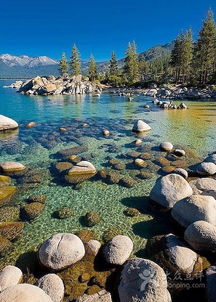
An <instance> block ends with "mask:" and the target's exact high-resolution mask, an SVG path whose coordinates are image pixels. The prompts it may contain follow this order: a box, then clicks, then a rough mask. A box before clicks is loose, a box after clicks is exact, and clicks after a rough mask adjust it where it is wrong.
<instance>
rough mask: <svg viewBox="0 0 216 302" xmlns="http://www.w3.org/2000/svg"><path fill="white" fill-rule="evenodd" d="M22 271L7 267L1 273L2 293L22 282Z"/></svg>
mask: <svg viewBox="0 0 216 302" xmlns="http://www.w3.org/2000/svg"><path fill="white" fill-rule="evenodd" d="M22 276H23V274H22V271H21V270H20V269H19V268H18V267H16V266H12V265H8V266H6V267H5V268H4V269H3V270H2V271H1V272H0V292H2V291H3V290H5V289H6V288H8V287H11V286H14V285H17V284H18V283H19V282H20V281H21V280H22Z"/></svg>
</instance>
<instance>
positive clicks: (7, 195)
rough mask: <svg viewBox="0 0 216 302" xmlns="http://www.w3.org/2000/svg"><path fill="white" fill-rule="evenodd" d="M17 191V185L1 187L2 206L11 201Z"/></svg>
mask: <svg viewBox="0 0 216 302" xmlns="http://www.w3.org/2000/svg"><path fill="white" fill-rule="evenodd" d="M15 192H16V187H15V186H10V187H2V188H0V206H3V205H5V204H7V203H9V202H10V200H11V198H12V197H13V195H14V194H15Z"/></svg>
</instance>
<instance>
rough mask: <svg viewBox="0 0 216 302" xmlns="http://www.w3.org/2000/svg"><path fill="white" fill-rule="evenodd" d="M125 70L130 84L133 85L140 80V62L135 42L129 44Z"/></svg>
mask: <svg viewBox="0 0 216 302" xmlns="http://www.w3.org/2000/svg"><path fill="white" fill-rule="evenodd" d="M124 72H125V77H126V80H127V82H128V84H130V85H132V84H134V83H136V82H138V81H139V80H140V73H139V62H138V55H137V52H136V44H135V42H133V43H132V44H131V43H129V44H128V48H127V51H126V58H125V66H124Z"/></svg>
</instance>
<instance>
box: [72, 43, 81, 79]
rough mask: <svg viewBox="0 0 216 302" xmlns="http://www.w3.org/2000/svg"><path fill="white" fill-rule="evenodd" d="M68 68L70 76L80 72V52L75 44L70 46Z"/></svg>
mask: <svg viewBox="0 0 216 302" xmlns="http://www.w3.org/2000/svg"><path fill="white" fill-rule="evenodd" d="M70 69H71V75H72V76H77V75H79V74H81V64H80V54H79V50H78V48H77V47H76V45H74V46H73V48H72V52H71V61H70Z"/></svg>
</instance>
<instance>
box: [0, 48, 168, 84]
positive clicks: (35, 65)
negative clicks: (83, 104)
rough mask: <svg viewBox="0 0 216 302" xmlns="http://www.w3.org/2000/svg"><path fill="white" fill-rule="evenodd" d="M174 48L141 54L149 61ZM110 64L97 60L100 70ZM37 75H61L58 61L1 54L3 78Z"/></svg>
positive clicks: (151, 50)
mask: <svg viewBox="0 0 216 302" xmlns="http://www.w3.org/2000/svg"><path fill="white" fill-rule="evenodd" d="M172 48H173V43H167V44H165V45H158V46H155V47H152V48H150V49H148V50H146V51H144V52H142V53H140V54H139V56H142V57H144V58H145V60H147V61H149V60H154V59H156V58H160V57H163V56H167V55H169V54H170V53H171V50H172ZM118 63H119V67H122V66H123V64H124V59H120V60H119V61H118ZM88 64H89V63H88V61H82V62H81V66H82V70H83V72H84V73H85V72H87V68H88ZM108 66H109V61H104V62H97V68H98V70H99V71H102V70H106V69H107V68H108ZM37 75H40V76H42V75H56V76H57V75H59V73H58V61H56V60H53V59H51V58H49V57H46V56H39V57H29V56H26V55H23V56H13V55H10V54H2V55H0V78H1V79H12V78H13V79H16V78H32V77H34V76H37Z"/></svg>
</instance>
